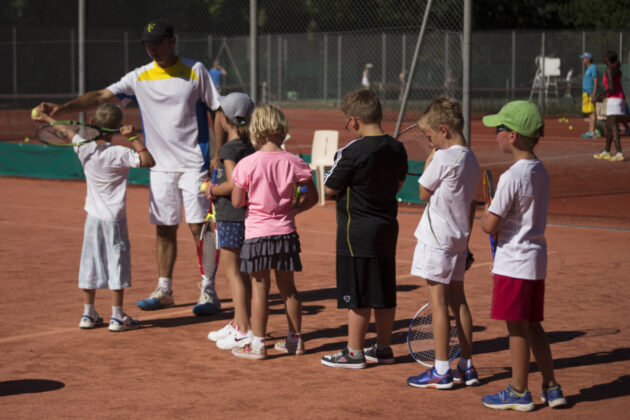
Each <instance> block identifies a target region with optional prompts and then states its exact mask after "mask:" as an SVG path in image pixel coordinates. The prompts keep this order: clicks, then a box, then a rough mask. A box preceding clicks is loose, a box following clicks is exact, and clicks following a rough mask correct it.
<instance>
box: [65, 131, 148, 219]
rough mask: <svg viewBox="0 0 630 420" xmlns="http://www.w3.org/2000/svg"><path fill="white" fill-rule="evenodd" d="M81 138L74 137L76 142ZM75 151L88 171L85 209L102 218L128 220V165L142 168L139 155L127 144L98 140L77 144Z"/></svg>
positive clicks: (84, 168)
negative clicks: (126, 202) (126, 205)
mask: <svg viewBox="0 0 630 420" xmlns="http://www.w3.org/2000/svg"><path fill="white" fill-rule="evenodd" d="M77 137H79V139H76V138H77ZM81 140H82V139H81V138H80V136H75V140H73V141H75V142H77V141H81ZM74 151H75V152H76V154H77V156H78V157H79V160H80V161H81V165H83V172H85V180H86V184H87V194H86V196H85V211H86V212H88V213H89V214H90V215H92V216H94V217H97V218H99V219H101V220H107V221H118V220H124V219H126V218H127V213H126V208H125V198H126V196H127V178H129V168H138V167H140V156H138V154H137V153H136V152H135V151H133V150H132V149H130V148H128V147H123V146H114V145H112V144H110V143H105V144H100V143H97V142H91V143H87V144H84V145H83V146H78V147H75V148H74Z"/></svg>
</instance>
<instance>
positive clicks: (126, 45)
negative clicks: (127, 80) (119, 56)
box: [123, 31, 129, 74]
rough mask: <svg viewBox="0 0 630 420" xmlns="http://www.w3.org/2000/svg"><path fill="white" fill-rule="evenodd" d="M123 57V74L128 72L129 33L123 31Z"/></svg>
mask: <svg viewBox="0 0 630 420" xmlns="http://www.w3.org/2000/svg"><path fill="white" fill-rule="evenodd" d="M123 57H124V66H125V74H127V72H129V32H127V31H125V34H124V37H123Z"/></svg>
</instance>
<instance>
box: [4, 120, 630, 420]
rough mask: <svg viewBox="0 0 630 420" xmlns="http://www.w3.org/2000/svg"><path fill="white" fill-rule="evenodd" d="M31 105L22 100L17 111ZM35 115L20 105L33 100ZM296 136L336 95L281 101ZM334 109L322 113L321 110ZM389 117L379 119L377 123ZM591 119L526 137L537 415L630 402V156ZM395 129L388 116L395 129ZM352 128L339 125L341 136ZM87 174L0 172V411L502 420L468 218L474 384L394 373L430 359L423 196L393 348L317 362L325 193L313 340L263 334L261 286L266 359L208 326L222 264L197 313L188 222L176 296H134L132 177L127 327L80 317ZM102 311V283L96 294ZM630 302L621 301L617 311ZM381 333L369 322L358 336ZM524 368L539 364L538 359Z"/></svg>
mask: <svg viewBox="0 0 630 420" xmlns="http://www.w3.org/2000/svg"><path fill="white" fill-rule="evenodd" d="M24 112H27V111H24ZM27 115H28V114H27ZM287 116H288V118H289V122H290V124H291V134H292V139H291V140H290V142H289V150H293V151H295V152H301V153H304V152H308V145H309V144H310V141H311V139H312V131H313V129H316V128H318V129H327V128H337V129H340V130H343V125H344V124H345V120H344V119H343V118H342V116H341V115H340V114H339V113H335V112H333V111H312V110H308V111H307V110H301V111H300V110H287ZM331 117H332V118H331ZM388 124H390V125H392V124H391V123H386V126H387V125H388ZM584 124H585V123H584V122H583V121H582V120H581V119H574V120H572V125H573V127H574V130H573V131H569V130H568V128H567V124H564V123H563V124H560V123H558V122H557V121H550V122H549V124H548V127H547V137H545V138H544V139H543V140H542V142H541V144H540V145H539V146H538V147H537V152H538V155H539V157H540V158H541V159H542V160H543V162H545V164H546V166H547V169H548V171H549V173H550V175H551V182H552V184H551V185H552V187H551V203H550V211H549V213H550V215H549V225H548V229H547V240H548V243H549V269H548V277H547V278H548V281H547V293H546V305H545V318H546V320H545V322H544V323H543V325H544V327H545V329H546V331H547V333H548V336H549V340H550V342H551V348H552V352H553V356H554V359H555V367H556V376H557V379H558V381H559V382H560V383H561V384H562V386H563V388H564V392H565V394H566V395H567V396H568V399H569V403H570V407H569V408H568V409H565V410H561V411H556V410H552V409H550V408H548V407H543V405H542V404H541V403H540V400H539V399H538V396H539V390H540V384H541V378H540V374H539V373H538V372H532V373H531V374H530V385H529V387H530V389H531V390H532V393H533V395H534V396H535V397H536V400H535V402H536V403H537V409H536V411H535V412H534V413H533V414H531V415H530V417H534V418H552V417H554V418H557V417H560V418H583V419H586V418H589V419H591V418H602V417H607V418H618V417H625V415H626V414H627V410H628V407H630V396H629V393H630V374H629V373H628V372H630V332H629V327H630V320H629V319H628V317H627V308H628V306H629V305H630V291H628V288H627V283H628V280H630V277H629V275H628V272H630V262H629V258H628V249H629V248H628V243H629V242H630V218H629V216H628V212H627V209H628V208H629V206H630V186H629V185H628V179H630V162H621V163H611V162H602V161H596V160H594V159H593V158H592V157H591V156H592V154H593V153H594V152H596V151H598V150H599V148H600V147H601V143H602V142H603V141H602V140H601V139H600V140H586V141H585V140H582V139H579V138H578V133H580V132H582V129H583V128H584V127H583V126H584ZM388 129H390V128H389V127H388ZM473 133H474V134H473V136H472V143H473V149H474V150H475V152H476V153H477V156H478V159H479V161H480V163H481V165H482V167H484V168H490V169H491V170H492V171H493V173H494V177H495V180H498V177H499V175H500V173H501V172H503V171H504V170H505V169H506V168H507V167H508V166H509V165H510V163H511V162H510V157H509V156H507V155H504V154H501V153H500V152H498V150H497V147H496V143H495V140H494V135H493V134H492V130H490V129H484V128H481V126H480V123H479V121H475V122H474V124H473ZM347 140H349V138H348V136H347V135H346V134H345V133H343V131H342V144H343V142H346V141H347ZM84 195H85V185H84V183H83V182H80V181H51V180H33V179H20V178H1V179H0V196H1V197H2V205H0V232H1V233H2V241H1V242H0V286H1V290H2V292H3V304H2V305H0V319H1V320H2V322H1V323H0V352H1V354H2V363H1V364H0V418H41V417H44V416H46V417H52V418H68V417H72V418H114V417H116V418H121V417H122V418H141V417H142V418H144V417H147V416H150V417H155V418H190V417H201V418H245V417H251V416H255V417H259V418H377V417H378V418H383V417H387V418H418V417H426V418H462V417H464V416H465V417H473V418H498V417H502V416H506V415H508V414H502V413H499V412H495V411H492V410H489V409H486V408H484V407H483V406H482V405H481V401H480V400H481V397H482V396H483V395H485V394H488V393H494V392H497V391H498V390H500V389H503V388H505V387H506V386H507V384H508V383H509V380H510V369H509V353H508V347H507V340H506V330H505V326H504V324H502V323H501V322H498V321H493V320H491V319H490V317H489V312H490V299H491V277H490V275H489V270H490V264H491V256H490V252H489V249H488V238H487V236H486V235H484V234H483V233H482V232H481V230H480V229H479V226H478V220H477V221H476V224H475V226H474V228H473V236H472V238H471V248H472V251H473V252H474V254H475V257H476V260H477V261H476V263H475V265H474V266H473V267H472V268H471V270H470V271H469V274H468V275H467V279H466V284H467V288H466V291H467V294H468V300H469V304H470V307H471V311H472V314H473V317H474V324H475V336H474V345H475V355H474V360H475V364H476V366H477V368H478V371H479V374H480V377H481V380H482V384H481V386H479V387H475V388H470V387H469V388H465V387H459V388H456V389H454V390H452V391H433V390H420V389H415V388H410V387H408V386H407V385H406V383H405V380H406V378H407V377H408V376H410V375H416V374H418V373H420V372H421V371H422V370H423V369H422V367H421V366H420V365H418V364H417V363H415V362H413V361H412V360H411V358H410V357H409V356H408V351H407V347H406V342H405V339H406V332H407V326H408V323H409V320H410V318H411V317H412V316H413V314H414V313H415V311H416V310H417V308H418V307H419V306H420V305H421V304H422V303H424V302H425V301H426V300H427V291H426V287H425V285H424V284H422V283H421V282H420V281H419V280H418V279H417V278H414V277H412V276H410V275H409V274H408V273H409V268H410V264H411V257H412V252H413V248H414V246H415V239H414V237H413V231H414V229H415V227H416V225H417V223H418V221H419V219H420V215H421V212H422V208H421V207H417V206H416V207H412V206H406V205H402V206H401V207H400V215H399V218H398V219H399V223H400V226H401V229H400V232H401V233H400V236H399V241H398V250H397V251H398V259H397V267H398V285H399V287H398V290H399V292H398V308H397V317H396V323H395V332H394V336H393V347H394V352H395V355H396V356H397V360H396V361H397V363H396V364H395V365H392V366H376V365H370V367H369V368H368V369H365V370H360V371H348V370H344V369H331V368H327V367H324V366H322V365H321V363H320V358H321V356H322V355H324V354H328V353H331V352H336V351H338V350H340V349H341V348H342V347H343V346H344V345H345V338H346V327H345V325H346V313H345V311H342V310H338V309H336V301H335V291H334V287H335V269H334V258H335V249H334V244H335V211H334V207H333V204H332V203H327V205H326V206H325V207H316V208H315V209H313V210H311V211H309V212H308V213H305V214H303V215H300V216H299V217H298V221H297V223H298V232H299V233H300V236H301V241H302V247H303V253H302V258H303V264H304V271H303V272H302V273H298V274H297V275H296V283H297V286H298V290H300V292H301V296H302V299H303V305H304V318H303V325H304V328H303V332H304V334H305V337H306V339H307V343H306V344H307V350H308V352H307V354H306V355H303V356H286V355H282V354H279V353H277V352H276V351H275V350H274V349H273V344H274V342H275V341H276V340H278V339H282V338H283V336H284V334H285V333H286V328H287V327H286V320H285V317H284V315H283V310H282V304H281V301H280V299H279V297H278V295H277V292H276V289H275V286H272V293H273V294H274V295H273V296H272V299H271V315H270V319H269V328H268V331H269V332H270V334H269V338H268V354H269V356H270V357H269V359H268V360H266V361H258V362H257V361H247V360H241V359H236V358H234V357H233V356H232V355H231V354H230V353H229V352H226V351H223V350H219V349H217V348H216V347H215V345H214V344H213V343H211V342H209V341H208V340H207V338H206V335H207V333H208V331H210V330H213V329H218V328H220V327H222V326H223V325H224V324H225V323H226V322H227V320H228V319H230V317H231V315H232V304H231V300H230V292H229V288H228V287H227V284H226V281H225V278H224V276H223V273H222V269H221V268H220V269H219V274H218V276H217V289H218V292H219V295H220V296H221V298H222V301H223V307H224V310H223V311H222V312H221V313H220V314H219V315H217V316H213V317H208V318H198V317H195V316H194V315H193V314H192V312H191V309H192V306H193V305H194V303H195V302H196V299H197V297H198V289H197V282H198V281H199V274H198V269H197V262H196V257H195V255H194V249H193V243H192V239H191V237H190V234H189V233H188V231H187V227H186V226H182V227H181V229H180V233H179V258H178V260H177V264H176V267H175V268H176V271H175V280H174V291H175V302H176V304H177V306H175V307H174V308H169V309H165V310H161V311H155V312H142V311H140V310H138V309H137V308H136V307H135V301H136V300H138V299H142V298H145V297H147V296H148V294H149V293H150V291H151V290H152V289H153V288H154V287H155V283H156V267H155V243H154V241H155V234H154V228H153V226H151V225H150V224H149V222H148V217H147V213H148V189H147V188H146V187H130V189H129V193H128V209H127V211H128V219H129V231H130V238H131V243H132V263H133V269H132V275H133V282H134V283H133V287H132V288H131V289H129V290H128V293H127V296H126V301H125V310H126V311H127V312H128V313H129V314H131V315H132V316H134V317H137V318H138V319H139V320H140V321H141V325H142V328H141V329H140V330H138V331H131V332H125V333H120V334H113V333H110V332H109V331H108V330H107V329H106V328H100V329H95V330H91V331H83V330H79V328H78V322H79V317H80V315H81V312H82V303H81V292H80V291H79V290H78V289H77V286H76V282H77V280H76V277H77V272H78V262H79V256H80V252H81V241H82V231H83V222H84V217H85V214H84V211H83V201H84ZM96 305H97V309H98V310H99V311H100V313H101V314H102V315H103V316H104V317H105V319H106V320H107V319H108V317H109V312H110V304H109V296H108V292H107V291H99V292H98V293H97V302H96ZM624 308H625V309H624ZM373 336H374V330H373V329H372V330H371V332H370V333H369V337H370V338H371V337H373ZM532 370H535V366H534V365H533V364H532Z"/></svg>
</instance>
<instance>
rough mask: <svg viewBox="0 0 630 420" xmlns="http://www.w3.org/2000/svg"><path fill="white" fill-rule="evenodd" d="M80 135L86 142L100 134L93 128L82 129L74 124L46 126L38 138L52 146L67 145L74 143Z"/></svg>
mask: <svg viewBox="0 0 630 420" xmlns="http://www.w3.org/2000/svg"><path fill="white" fill-rule="evenodd" d="M76 134H78V135H79V136H81V137H82V138H83V139H84V140H90V139H92V138H95V137H97V136H98V135H99V134H100V133H99V131H98V130H97V129H95V128H92V127H82V126H79V125H72V124H56V125H46V126H43V127H41V128H40V129H39V130H38V131H37V138H38V139H39V140H41V141H43V142H45V143H50V144H67V143H70V142H72V140H73V137H74V136H75V135H76Z"/></svg>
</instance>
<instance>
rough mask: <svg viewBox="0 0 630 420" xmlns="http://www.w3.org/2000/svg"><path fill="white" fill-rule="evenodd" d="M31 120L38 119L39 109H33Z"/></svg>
mask: <svg viewBox="0 0 630 420" xmlns="http://www.w3.org/2000/svg"><path fill="white" fill-rule="evenodd" d="M31 118H32V119H35V118H37V108H33V109H32V110H31Z"/></svg>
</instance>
